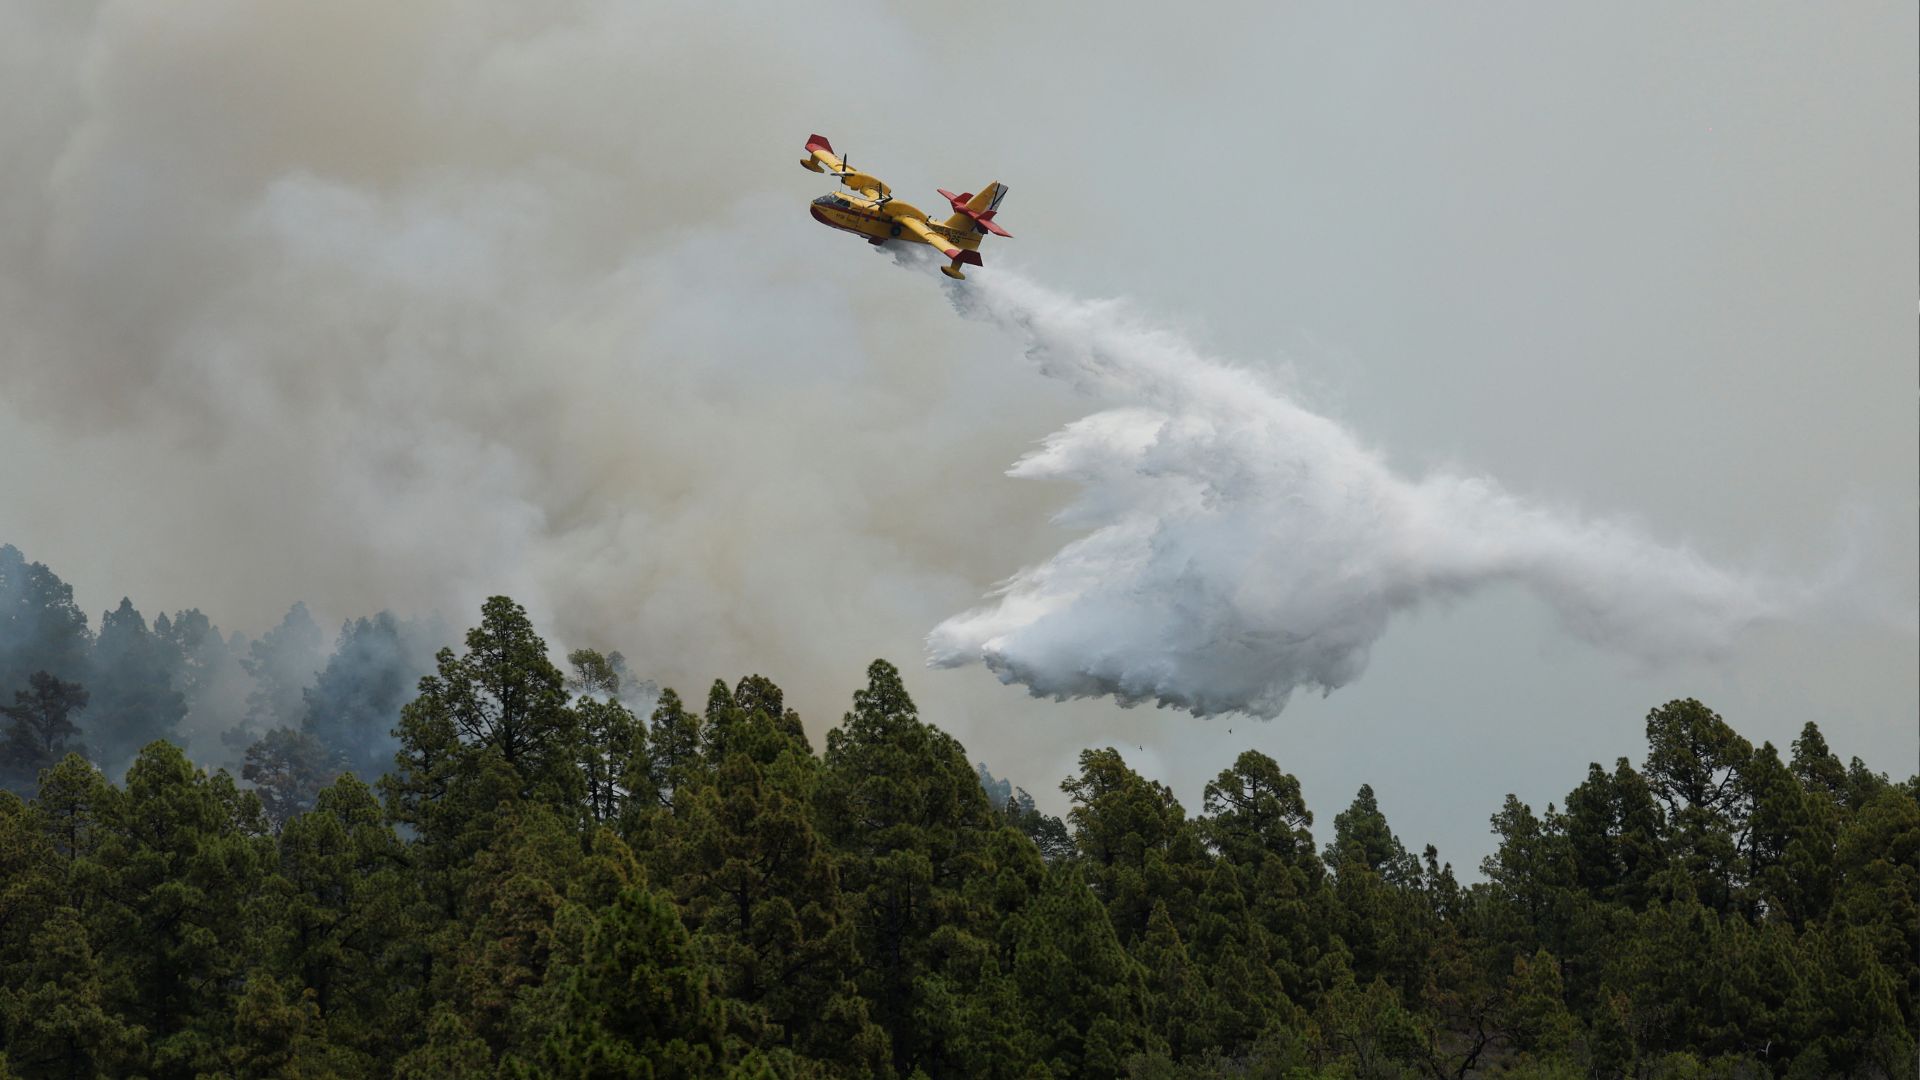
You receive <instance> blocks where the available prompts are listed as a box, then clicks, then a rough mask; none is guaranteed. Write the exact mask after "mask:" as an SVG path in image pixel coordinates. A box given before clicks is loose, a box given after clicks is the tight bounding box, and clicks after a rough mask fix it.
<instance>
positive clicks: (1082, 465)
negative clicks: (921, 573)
mask: <svg viewBox="0 0 1920 1080" xmlns="http://www.w3.org/2000/svg"><path fill="white" fill-rule="evenodd" d="M949 295H950V297H951V298H952V302H953V304H954V306H955V307H956V309H958V310H959V312H960V313H961V314H962V315H964V316H966V317H968V318H972V319H979V320H984V321H987V322H990V323H993V324H996V325H998V326H1000V327H1002V328H1004V329H1006V330H1008V331H1010V332H1012V333H1013V334H1015V335H1016V336H1018V337H1019V338H1020V339H1021V340H1022V341H1023V342H1024V344H1025V348H1026V352H1027V355H1028V356H1029V357H1030V358H1032V359H1033V360H1034V361H1035V362H1037V363H1038V365H1039V367H1040V369H1041V371H1042V372H1043V373H1045V374H1046V375H1048V376H1050V377H1053V378H1057V379H1063V380H1066V381H1068V382H1070V383H1072V384H1074V385H1075V386H1077V387H1078V388H1080V389H1081V390H1083V391H1085V392H1087V393H1089V394H1090V395H1093V396H1096V397H1099V398H1101V399H1104V400H1107V401H1110V402H1113V403H1114V405H1115V407H1112V408H1109V409H1107V410H1106V411H1103V412H1099V413H1095V414H1094V415H1091V416H1088V417H1086V418H1084V419H1082V420H1079V421H1077V422H1075V423H1072V424H1070V425H1068V426H1067V427H1066V428H1065V429H1063V430H1061V431H1059V432H1056V433H1055V434H1054V435H1052V436H1051V437H1050V438H1048V439H1047V440H1046V442H1045V444H1044V445H1043V446H1042V447H1041V448H1040V449H1039V450H1036V451H1035V452H1033V453H1031V454H1029V455H1027V456H1026V457H1024V458H1022V459H1021V460H1020V461H1019V462H1018V463H1017V464H1015V465H1014V467H1013V468H1012V469H1011V470H1010V475H1012V476H1015V477H1020V478H1054V479H1064V480H1070V481H1073V482H1074V483H1076V484H1077V485H1079V488H1080V492H1079V495H1078V497H1077V498H1075V499H1074V500H1073V502H1072V503H1071V504H1070V505H1069V506H1067V507H1066V508H1065V509H1064V510H1062V511H1061V513H1060V515H1059V518H1058V520H1059V521H1060V522H1061V523H1062V524H1065V525H1068V526H1070V527H1074V528H1078V529H1085V530H1086V533H1085V535H1084V536H1082V537H1081V538H1079V539H1077V540H1075V541H1073V542H1072V543H1070V544H1068V545H1067V546H1065V547H1063V548H1061V549H1060V550H1059V551H1058V552H1057V553H1055V554H1054V555H1053V556H1052V557H1051V558H1049V559H1047V560H1046V561H1044V562H1042V563H1040V564H1039V565H1037V566H1031V567H1028V568H1026V569H1023V570H1021V571H1020V572H1019V573H1017V574H1015V575H1014V576H1013V577H1012V578H1011V579H1009V580H1008V581H1006V582H1005V583H1004V584H1002V585H1001V586H1000V587H999V589H998V590H997V591H996V593H995V594H994V595H993V596H992V597H991V598H990V600H989V602H988V603H986V604H985V605H984V606H982V607H980V608H978V609H976V610H973V611H970V612H967V613H965V614H962V615H957V616H954V617H953V618H950V619H948V620H946V621H945V622H943V623H941V624H940V625H939V626H938V627H936V628H935V629H934V631H933V632H932V634H931V635H929V638H928V648H929V653H930V659H931V662H932V663H933V664H935V665H937V666H942V667H953V666H959V665H963V664H968V663H974V662H979V663H983V664H985V665H986V666H987V667H988V668H990V669H991V670H992V671H994V672H995V673H996V674H997V675H998V676H999V677H1000V679H1001V680H1002V681H1003V682H1008V683H1019V684H1022V685H1024V686H1026V687H1027V688H1028V689H1029V690H1031V691H1032V693H1033V694H1034V695H1035V696H1046V697H1054V698H1060V699H1065V698H1072V697H1099V696H1104V695H1112V696H1113V697H1114V698H1115V699H1116V700H1117V701H1119V702H1120V703H1121V704H1124V705H1132V704H1136V703H1140V702H1146V701H1152V702H1156V703H1157V704H1159V705H1162V706H1169V707H1174V708H1181V709H1186V710H1189V711H1191V712H1193V713H1194V714H1195V715H1202V716H1205V715H1213V714H1218V713H1224V712H1235V711H1244V712H1247V713H1252V714H1255V715H1258V716H1263V717H1272V716H1275V715H1277V714H1278V713H1279V712H1280V710H1281V709H1282V708H1283V707H1284V706H1285V705H1286V703H1287V700H1288V698H1289V696H1290V695H1291V694H1292V693H1293V691H1294V690H1295V689H1297V688H1299V687H1309V688H1315V689H1319V690H1322V691H1325V692H1330V691H1332V690H1334V689H1336V688H1338V687H1341V686H1344V685H1346V684H1347V683H1349V682H1351V681H1353V680H1354V679H1355V678H1357V677H1358V676H1359V675H1360V674H1361V672H1362V671H1363V670H1364V669H1365V668H1366V665H1367V657H1368V651H1369V650H1370V648H1371V647H1372V645H1373V643H1374V642H1375V641H1377V640H1379V638H1380V636H1381V635H1382V634H1383V633H1385V632H1386V629H1387V625H1388V623H1389V622H1390V621H1391V620H1392V618H1393V616H1394V615H1395V614H1396V613H1401V612H1406V611H1410V610H1412V609H1414V608H1417V607H1419V606H1421V605H1423V604H1426V603H1429V602H1431V601H1435V600H1440V599H1444V598H1449V597H1457V596H1462V595H1466V594H1469V593H1474V592H1477V591H1480V590H1483V589H1486V588H1487V587H1489V586H1493V585H1498V584H1501V583H1505V582H1512V583H1517V584H1519V585H1521V586H1524V587H1525V588H1526V589H1528V590H1529V591H1531V592H1532V593H1533V594H1534V595H1536V596H1538V597H1539V598H1540V599H1541V600H1543V601H1545V602H1546V603H1547V604H1548V605H1550V606H1551V607H1552V609H1553V610H1554V611H1555V612H1556V613H1557V614H1558V615H1559V618H1560V621H1561V622H1562V624H1563V625H1564V626H1565V627H1566V628H1567V630H1568V631H1570V632H1571V633H1573V634H1575V635H1577V636H1579V637H1580V638H1583V639H1585V640H1587V641H1589V642H1592V643H1595V644H1598V645H1602V646H1605V647H1608V648H1611V649H1615V650H1620V651H1623V652H1625V653H1628V654H1631V655H1634V656H1637V657H1641V658H1646V659H1650V660H1661V659H1665V658H1670V657H1674V656H1701V655H1708V656H1711V655H1713V654H1716V653H1719V652H1722V651H1724V649H1725V648H1726V647H1727V646H1728V645H1729V644H1730V643H1731V641H1732V640H1733V639H1734V637H1735V636H1736V635H1737V634H1738V632H1739V631H1740V630H1741V629H1742V628H1744V627H1746V626H1749V625H1750V624H1753V623H1754V622H1756V621H1758V620H1762V619H1766V618H1769V617H1772V616H1776V615H1778V614H1780V613H1782V611H1783V610H1784V609H1785V608H1786V607H1789V606H1792V602H1791V601H1790V600H1789V599H1788V597H1787V595H1786V593H1787V592H1788V591H1789V590H1786V589H1784V588H1783V587H1781V586H1778V585H1776V584H1773V583H1770V582H1768V581H1766V580H1763V579H1760V578H1756V577H1747V576H1742V575H1739V574H1734V573H1730V572H1727V571H1725V570H1722V569H1719V568H1717V567H1715V566H1713V565H1711V564H1710V563H1708V562H1707V561H1706V560H1704V559H1702V558H1701V557H1700V556H1699V555H1697V554H1695V553H1694V552H1692V551H1690V550H1688V549H1687V548H1685V547H1678V546H1670V545H1666V544H1661V543H1658V542H1656V541H1654V540H1652V539H1650V538H1648V537H1647V536H1645V535H1642V533H1641V532H1639V531H1638V530H1636V529H1634V528H1633V527H1631V526H1628V525H1625V524H1621V523H1616V522H1609V521H1604V520H1589V519H1584V518H1582V517H1579V516H1576V515H1573V514H1569V513H1566V512H1562V511H1558V510H1554V509H1550V508H1546V507H1542V506H1539V505H1535V504H1532V503H1530V502H1528V501H1526V500H1524V499H1521V498H1519V497H1516V496H1514V495H1512V494H1509V493H1508V492H1506V491H1503V490H1502V489H1501V488H1500V486H1499V485H1498V484H1496V483H1495V482H1493V481H1492V480H1490V479H1487V478H1484V477H1476V476H1467V475H1459V474H1457V473H1451V472H1436V473H1433V474H1431V475H1428V476H1425V477H1421V478H1418V479H1412V478H1408V477H1405V476H1401V475H1398V474H1396V473H1395V472H1394V471H1393V470H1392V469H1390V468H1389V467H1388V466H1387V464H1386V463H1385V462H1384V461H1383V460H1382V458H1381V456H1380V454H1378V453H1377V452H1375V451H1373V450H1371V449H1369V448H1368V447H1367V446H1365V445H1364V444H1363V443H1362V442H1361V441H1360V440H1359V439H1358V438H1356V437H1355V436H1354V434H1353V433H1351V432H1349V431H1348V430H1346V429H1345V428H1343V427H1342V426H1341V425H1339V424H1338V423H1336V422H1334V421H1332V420H1330V419H1328V418H1326V417H1324V416H1319V415H1316V414H1315V413H1313V412H1311V411H1309V410H1307V409H1306V408H1303V407H1302V406H1301V405H1300V404H1299V403H1297V402H1296V401H1294V400H1292V399H1291V398H1290V397H1288V396H1287V395H1286V394H1285V393H1283V392H1281V391H1280V390H1279V389H1277V388H1276V387H1275V386H1274V385H1273V384H1272V383H1270V382H1269V381H1268V380H1266V379H1263V378H1261V377H1260V376H1258V375H1256V374H1255V373H1253V372H1250V371H1247V370H1243V369H1240V368H1236V367H1233V366H1230V365H1228V364H1225V363H1222V362H1220V361H1218V360H1215V359H1213V358H1210V357H1207V356H1204V355H1202V354H1201V353H1200V352H1199V351H1198V350H1196V349H1195V348H1194V347H1193V346H1192V345H1190V344H1189V343H1187V342H1186V341H1184V340H1183V339H1182V338H1180V337H1179V336H1178V335H1176V334H1174V333H1172V332H1170V331H1168V330H1165V329H1162V328H1157V327H1154V326H1152V325H1149V324H1146V323H1144V322H1142V321H1141V320H1140V319H1138V318H1137V317H1135V316H1133V315H1132V314H1130V313H1129V312H1128V310H1127V309H1126V308H1125V307H1124V306H1122V305H1120V304H1117V303H1114V302H1111V301H1085V300H1077V299H1073V298H1070V297H1066V296H1062V295H1060V294H1058V293H1055V292H1052V291H1049V290H1047V289H1045V288H1043V287H1041V286H1039V285H1037V284H1035V283H1033V282H1032V281H1029V280H1026V279H1024V278H1021V277H1019V276H1018V275H1015V274H1009V273H1007V272H1005V271H1002V270H995V271H993V272H991V273H979V274H975V275H973V278H972V279H971V280H969V281H968V282H967V283H966V284H964V285H956V286H953V287H951V288H950V289H949Z"/></svg>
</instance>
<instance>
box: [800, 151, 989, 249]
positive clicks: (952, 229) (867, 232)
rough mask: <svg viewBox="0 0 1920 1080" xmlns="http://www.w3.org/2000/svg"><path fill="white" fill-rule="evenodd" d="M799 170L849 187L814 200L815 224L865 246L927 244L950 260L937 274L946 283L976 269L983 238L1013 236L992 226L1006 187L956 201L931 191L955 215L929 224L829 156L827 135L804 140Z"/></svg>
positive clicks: (943, 192) (863, 175)
mask: <svg viewBox="0 0 1920 1080" xmlns="http://www.w3.org/2000/svg"><path fill="white" fill-rule="evenodd" d="M800 164H801V165H802V166H804V167H806V168H807V169H809V170H811V171H813V172H817V173H830V174H832V175H834V176H837V177H839V178H840V182H841V183H842V184H844V185H846V187H847V190H846V191H844V192H834V193H833V194H831V195H822V196H820V197H819V198H817V199H815V200H813V220H815V221H818V222H819V223H820V224H822V225H826V226H830V227H832V228H835V229H840V230H842V231H845V232H850V233H854V234H856V235H859V236H864V237H866V238H867V243H869V244H874V245H879V244H884V243H886V242H887V241H889V240H910V241H913V242H915V243H920V244H931V245H932V246H933V248H934V249H935V250H936V251H939V252H940V253H941V254H943V255H945V256H946V257H947V258H949V259H952V260H953V262H952V263H950V264H949V265H946V266H943V267H941V268H940V272H941V273H943V274H945V275H947V276H948V277H950V278H962V279H964V278H965V277H966V275H965V274H962V273H961V272H960V267H962V266H979V265H980V238H981V237H983V236H985V235H987V234H988V233H992V234H993V235H995V236H1012V235H1013V234H1012V233H1010V232H1008V231H1007V230H1005V229H1003V228H1001V227H1000V226H999V225H997V224H995V223H994V220H993V216H994V214H996V213H998V212H999V210H1000V200H1001V199H1004V198H1006V197H1007V187H1006V185H1005V184H1002V183H1000V182H999V181H995V182H993V183H991V184H988V185H987V186H986V187H983V188H981V189H980V191H979V192H978V193H977V194H976V193H974V192H971V191H967V192H962V193H961V194H959V195H955V194H954V193H953V192H951V191H948V190H947V189H946V188H937V189H935V190H937V191H939V192H940V194H941V195H942V196H944V197H945V198H946V200H947V202H948V203H950V204H952V206H953V215H952V216H951V217H948V218H947V219H946V220H945V221H931V220H928V218H927V215H926V214H925V213H924V212H922V211H921V210H920V208H919V207H917V206H912V205H909V204H907V203H904V202H901V201H900V200H898V199H896V198H894V197H893V189H892V188H889V187H887V185H885V184H883V183H881V182H880V178H879V177H877V176H870V175H868V174H866V173H863V172H855V171H854V169H853V167H852V166H850V165H848V164H847V161H846V159H845V158H842V157H840V156H839V155H837V154H835V153H834V152H833V144H832V143H830V142H828V141H827V137H826V136H825V135H812V136H809V137H808V138H807V156H806V157H804V158H801V159H800Z"/></svg>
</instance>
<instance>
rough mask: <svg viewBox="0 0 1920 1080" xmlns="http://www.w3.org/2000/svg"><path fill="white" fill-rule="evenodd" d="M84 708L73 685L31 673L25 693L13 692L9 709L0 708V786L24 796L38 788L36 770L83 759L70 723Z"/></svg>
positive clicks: (45, 674) (82, 693)
mask: <svg viewBox="0 0 1920 1080" xmlns="http://www.w3.org/2000/svg"><path fill="white" fill-rule="evenodd" d="M86 707H87V691H86V690H85V689H84V688H83V687H81V685H80V684H79V683H70V682H61V681H60V680H59V678H57V677H55V676H54V675H53V674H51V673H50V672H45V671H36V672H34V673H33V675H32V677H31V678H30V679H29V680H28V688H27V689H25V690H15V691H14V692H13V704H12V705H0V716H3V717H5V718H6V721H7V727H6V734H5V737H4V739H3V740H0V762H4V765H0V769H3V770H4V774H0V784H4V785H5V786H6V787H9V788H11V789H13V790H15V791H19V792H23V793H29V794H30V793H31V792H32V791H33V789H34V788H35V787H37V786H38V785H39V782H40V772H41V770H43V769H48V768H51V767H52V766H53V763H54V762H56V761H59V760H60V759H61V758H63V757H65V756H66V755H67V754H69V753H81V754H84V753H85V752H86V751H85V749H84V748H83V747H82V746H81V745H80V740H79V734H80V726H79V725H78V724H75V723H74V722H73V719H72V717H73V714H74V713H76V712H79V711H80V710H82V709H85V708H86Z"/></svg>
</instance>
